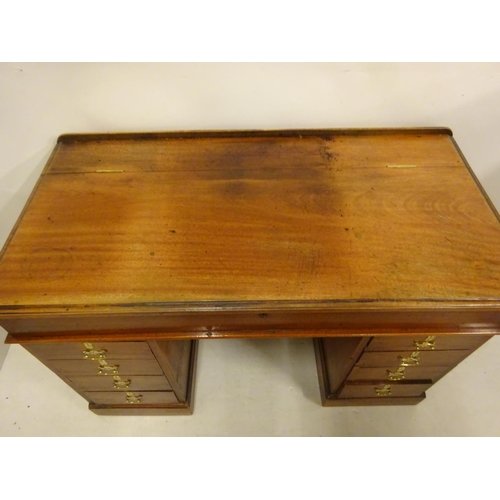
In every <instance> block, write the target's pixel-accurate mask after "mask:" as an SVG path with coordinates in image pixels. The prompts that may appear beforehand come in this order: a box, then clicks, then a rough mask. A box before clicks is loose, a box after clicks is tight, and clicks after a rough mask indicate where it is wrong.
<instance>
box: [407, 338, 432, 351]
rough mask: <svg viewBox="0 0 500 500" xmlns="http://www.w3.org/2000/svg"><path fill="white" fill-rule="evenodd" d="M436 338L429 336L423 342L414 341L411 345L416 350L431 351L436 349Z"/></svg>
mask: <svg viewBox="0 0 500 500" xmlns="http://www.w3.org/2000/svg"><path fill="white" fill-rule="evenodd" d="M435 339H436V336H435V335H429V336H428V337H427V338H426V339H425V340H421V341H418V340H414V341H413V345H414V346H415V347H416V348H417V349H425V348H426V347H428V348H429V349H431V350H432V351H433V350H434V349H435V348H436V342H435Z"/></svg>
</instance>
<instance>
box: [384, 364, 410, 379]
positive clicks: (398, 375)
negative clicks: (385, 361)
mask: <svg viewBox="0 0 500 500" xmlns="http://www.w3.org/2000/svg"><path fill="white" fill-rule="evenodd" d="M405 370H406V368H405V367H404V366H400V367H399V368H398V369H397V370H394V371H393V372H391V370H387V374H388V377H387V378H388V379H389V380H403V379H404V378H405Z"/></svg>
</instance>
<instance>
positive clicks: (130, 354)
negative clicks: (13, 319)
mask: <svg viewBox="0 0 500 500" xmlns="http://www.w3.org/2000/svg"><path fill="white" fill-rule="evenodd" d="M23 345H24V347H25V348H26V349H27V350H28V351H30V352H31V354H33V355H34V356H37V357H40V358H44V359H48V360H51V359H86V360H98V359H107V358H113V359H151V360H154V359H155V357H154V355H153V353H152V352H151V349H150V347H149V345H148V343H147V342H55V343H48V344H23Z"/></svg>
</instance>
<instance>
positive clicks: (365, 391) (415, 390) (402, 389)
mask: <svg viewBox="0 0 500 500" xmlns="http://www.w3.org/2000/svg"><path fill="white" fill-rule="evenodd" d="M431 385H432V384H431V383H430V382H429V383H421V384H404V383H387V384H384V383H382V384H346V385H345V386H344V388H343V389H342V390H341V391H340V394H339V395H338V397H339V398H340V399H345V398H377V399H378V398H384V397H405V396H420V395H422V394H423V393H424V392H425V391H426V390H427V389H428V388H429V387H430V386H431Z"/></svg>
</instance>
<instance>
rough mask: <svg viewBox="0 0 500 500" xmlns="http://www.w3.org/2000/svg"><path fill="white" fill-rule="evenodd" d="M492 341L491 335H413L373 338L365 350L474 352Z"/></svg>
mask: <svg viewBox="0 0 500 500" xmlns="http://www.w3.org/2000/svg"><path fill="white" fill-rule="evenodd" d="M489 339H491V336H490V335H412V336H407V337H394V336H393V337H373V339H372V340H371V341H370V343H369V344H368V345H367V347H366V348H365V352H369V351H406V350H410V349H411V350H418V351H430V350H436V351H446V350H454V349H455V350H457V349H467V350H474V349H477V348H478V347H479V346H481V345H483V344H484V343H485V342H487V341H488V340H489Z"/></svg>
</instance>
